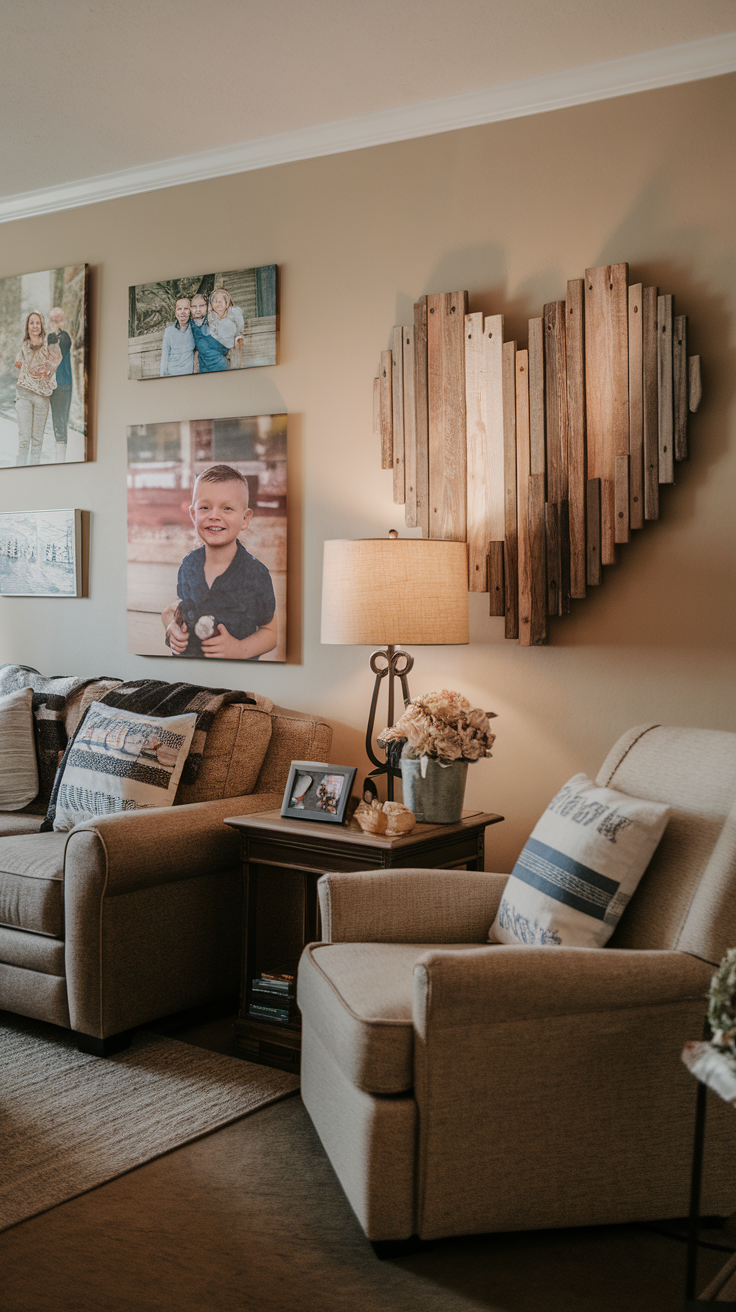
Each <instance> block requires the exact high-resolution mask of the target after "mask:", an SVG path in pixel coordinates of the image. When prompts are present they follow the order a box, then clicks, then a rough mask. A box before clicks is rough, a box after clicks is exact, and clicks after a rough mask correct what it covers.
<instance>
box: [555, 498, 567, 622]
mask: <svg viewBox="0 0 736 1312" xmlns="http://www.w3.org/2000/svg"><path fill="white" fill-rule="evenodd" d="M557 522H558V524H559V531H560V609H559V614H560V615H569V614H570V502H569V501H567V500H565V501H561V502H560V504H559V506H558V507H557Z"/></svg>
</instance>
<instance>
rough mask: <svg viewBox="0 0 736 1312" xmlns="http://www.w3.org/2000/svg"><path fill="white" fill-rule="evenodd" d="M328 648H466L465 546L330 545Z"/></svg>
mask: <svg viewBox="0 0 736 1312" xmlns="http://www.w3.org/2000/svg"><path fill="white" fill-rule="evenodd" d="M322 641H323V642H325V643H350V644H353V645H356V646H360V645H361V644H365V645H366V646H369V645H370V646H394V647H398V646H407V647H411V646H413V647H423V646H424V647H426V646H434V645H445V644H451V643H462V642H467V641H468V565H467V547H466V544H465V543H464V542H438V541H434V540H431V539H427V538H363V539H357V540H351V539H347V538H345V539H336V540H332V541H329V542H325V550H324V569H323V573H322Z"/></svg>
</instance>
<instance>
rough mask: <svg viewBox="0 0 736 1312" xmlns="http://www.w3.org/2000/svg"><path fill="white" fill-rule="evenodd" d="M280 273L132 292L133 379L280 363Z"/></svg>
mask: <svg viewBox="0 0 736 1312" xmlns="http://www.w3.org/2000/svg"><path fill="white" fill-rule="evenodd" d="M277 288H278V266H277V265H275V264H266V265H263V266H261V267H260V268H257V269H236V270H231V271H230V272H225V273H205V274H196V275H193V276H191V277H188V278H171V279H169V280H168V281H166V282H150V283H141V284H140V285H139V286H136V287H131V288H129V291H128V377H129V378H173V377H181V376H182V375H185V374H197V373H199V374H205V373H224V372H226V371H227V370H229V369H252V368H254V367H256V366H259V365H269V364H275V363H276V332H277V304H276V303H277Z"/></svg>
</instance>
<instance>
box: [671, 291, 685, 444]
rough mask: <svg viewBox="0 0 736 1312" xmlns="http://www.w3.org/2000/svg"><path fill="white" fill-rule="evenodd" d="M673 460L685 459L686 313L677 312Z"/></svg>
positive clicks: (674, 340)
mask: <svg viewBox="0 0 736 1312" xmlns="http://www.w3.org/2000/svg"><path fill="white" fill-rule="evenodd" d="M672 389H673V393H674V407H675V460H687V315H686V314H678V315H677V317H676V318H675V320H674V330H673V333H672Z"/></svg>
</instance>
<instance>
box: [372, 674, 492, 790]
mask: <svg viewBox="0 0 736 1312" xmlns="http://www.w3.org/2000/svg"><path fill="white" fill-rule="evenodd" d="M492 719H495V712H494V711H482V710H480V709H478V708H475V707H471V705H470V702H469V701H468V699H467V697H463V696H462V695H461V694H460V693H459V692H449V691H448V690H447V688H443V690H442V692H429V693H424V694H423V695H422V696H421V697H413V698H412V700H411V701H410V702H409V703H408V705H407V706H406V708H405V710H404V713H403V715H401V716H400V718H399V719H398V720H397V721H396V723H395V724H394V725H392V726H391V727H390V728H389V729H384V730H383V731H382V733H380V734H379V735H378V741H379V743H380V745H381V746H382V747H384V748H386V750H387V752H388V751H390V746H389V745H390V744H392V743H396V744H399V743H402V744H403V749H402V752H401V755H402V756H404V757H413V758H414V759H417V758H422V762H423V770H422V773H423V774H424V772H425V770H426V761H425V758H429V759H431V760H435V761H438V762H439V764H440V765H451V764H452V763H453V761H461V760H464V761H478V760H480V758H481V757H482V756H490V755H491V747H492V746H493V743H494V741H495V734H493V733H491V725H490V721H491V720H492Z"/></svg>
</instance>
